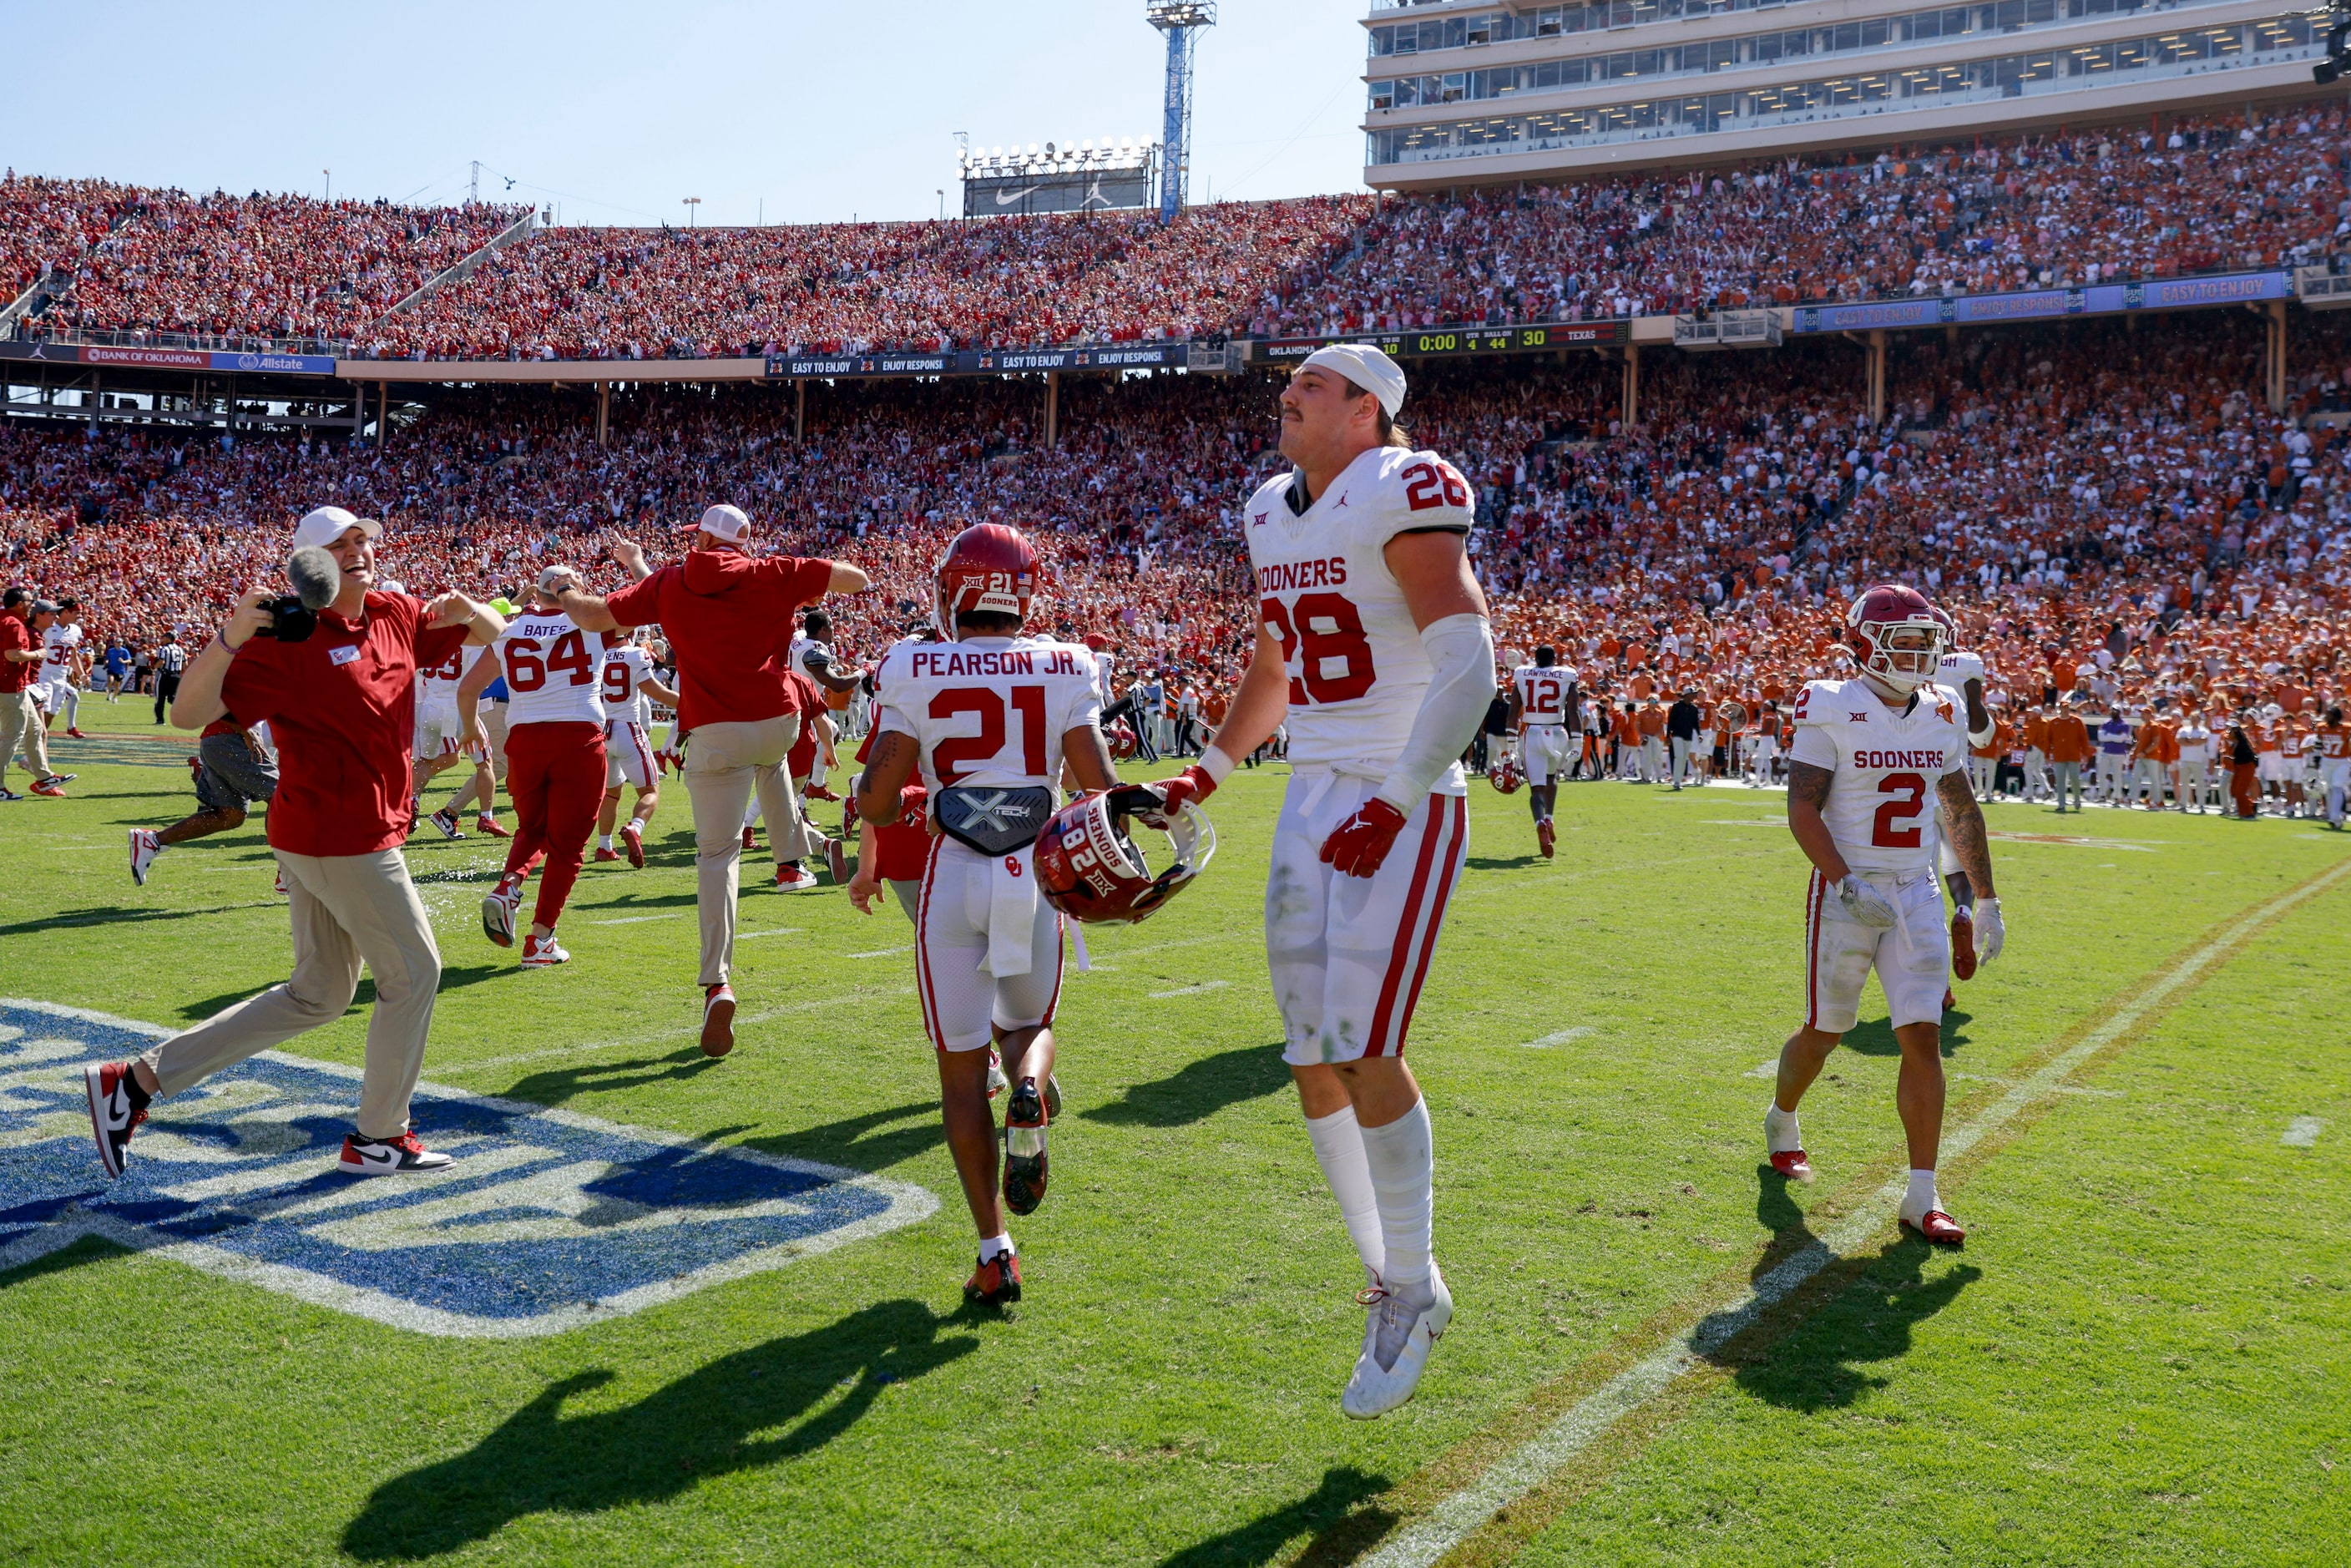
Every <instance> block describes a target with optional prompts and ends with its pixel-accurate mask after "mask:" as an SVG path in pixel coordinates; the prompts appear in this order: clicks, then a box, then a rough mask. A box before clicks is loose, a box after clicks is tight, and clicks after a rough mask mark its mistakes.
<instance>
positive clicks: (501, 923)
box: [482, 878, 522, 947]
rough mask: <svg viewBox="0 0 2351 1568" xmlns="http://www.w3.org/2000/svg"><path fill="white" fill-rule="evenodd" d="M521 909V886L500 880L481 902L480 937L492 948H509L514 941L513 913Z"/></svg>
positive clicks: (503, 879)
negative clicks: (483, 937) (491, 945)
mask: <svg viewBox="0 0 2351 1568" xmlns="http://www.w3.org/2000/svg"><path fill="white" fill-rule="evenodd" d="M521 907H522V885H521V883H509V882H508V881H507V880H506V879H505V878H500V879H499V882H498V885H497V886H496V887H495V888H493V889H491V890H490V895H489V896H488V897H487V898H485V899H484V900H482V935H483V936H486V937H488V938H489V939H490V941H491V943H492V944H493V945H494V946H499V947H511V946H514V939H515V911H516V910H517V909H519V908H521Z"/></svg>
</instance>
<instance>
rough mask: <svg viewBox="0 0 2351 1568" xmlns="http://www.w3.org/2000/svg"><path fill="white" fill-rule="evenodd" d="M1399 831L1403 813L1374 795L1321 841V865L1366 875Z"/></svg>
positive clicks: (1392, 844) (1376, 867)
mask: <svg viewBox="0 0 2351 1568" xmlns="http://www.w3.org/2000/svg"><path fill="white" fill-rule="evenodd" d="M1403 831H1404V813H1403V812H1402V811H1399V810H1396V809H1395V807H1394V806H1391V805H1389V804H1388V803H1387V802H1386V801H1385V800H1381V799H1380V798H1379V797H1378V796H1376V795H1375V796H1374V797H1373V798H1372V799H1370V800H1366V801H1364V803H1363V805H1362V806H1361V807H1360V808H1359V809H1358V810H1356V812H1355V814H1354V815H1353V816H1352V817H1350V818H1348V819H1347V820H1346V821H1343V822H1342V823H1340V824H1339V826H1338V828H1337V830H1336V831H1333V832H1332V835H1331V836H1330V837H1329V838H1327V839H1325V840H1323V841H1322V863H1323V864H1325V865H1328V866H1332V867H1334V868H1335V869H1337V870H1339V871H1343V872H1344V873H1347V874H1348V875H1349V876H1369V875H1371V874H1372V873H1374V872H1375V871H1377V870H1379V869H1380V864H1381V862H1384V861H1385V860H1386V859H1387V858H1388V851H1390V850H1392V849H1394V848H1395V841H1396V835H1397V834H1398V833H1400V832H1403Z"/></svg>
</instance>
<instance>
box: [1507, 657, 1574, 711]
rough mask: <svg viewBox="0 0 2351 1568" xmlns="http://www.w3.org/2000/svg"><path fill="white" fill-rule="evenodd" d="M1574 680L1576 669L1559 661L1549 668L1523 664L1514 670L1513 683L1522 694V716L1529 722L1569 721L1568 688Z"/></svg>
mask: <svg viewBox="0 0 2351 1568" xmlns="http://www.w3.org/2000/svg"><path fill="white" fill-rule="evenodd" d="M1574 684H1575V674H1574V672H1573V671H1572V670H1565V669H1562V668H1561V667H1560V666H1559V665H1557V664H1553V665H1552V666H1551V667H1550V668H1549V669H1545V668H1544V667H1543V666H1541V665H1540V664H1521V665H1520V666H1519V667H1518V669H1516V670H1515V671H1513V672H1512V673H1511V674H1510V685H1511V687H1512V689H1514V690H1515V691H1517V693H1518V694H1519V714H1520V717H1522V718H1524V719H1525V720H1526V721H1527V722H1528V723H1529V724H1565V723H1566V722H1567V721H1568V711H1567V693H1568V688H1569V687H1571V686H1573V685H1574Z"/></svg>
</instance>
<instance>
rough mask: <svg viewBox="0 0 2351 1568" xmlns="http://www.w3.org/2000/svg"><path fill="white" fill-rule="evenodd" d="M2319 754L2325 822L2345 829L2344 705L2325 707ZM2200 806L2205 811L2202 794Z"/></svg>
mask: <svg viewBox="0 0 2351 1568" xmlns="http://www.w3.org/2000/svg"><path fill="white" fill-rule="evenodd" d="M2314 749H2315V750H2316V751H2317V754H2318V782H2319V787H2320V788H2321V789H2324V790H2325V796H2326V825H2327V826H2328V827H2330V828H2333V829H2335V831H2337V832H2340V831H2342V829H2343V797H2344V793H2345V791H2346V789H2351V728H2346V727H2345V726H2344V723H2343V705H2342V704H2340V703H2337V704H2335V706H2332V707H2330V708H2328V709H2327V710H2326V722H2325V724H2324V725H2321V726H2320V727H2319V729H2318V734H2317V735H2316V736H2315V737H2314ZM2198 809H2199V810H2202V804H2201V797H2199V805H2198Z"/></svg>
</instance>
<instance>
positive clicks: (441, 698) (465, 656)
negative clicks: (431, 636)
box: [416, 643, 488, 704]
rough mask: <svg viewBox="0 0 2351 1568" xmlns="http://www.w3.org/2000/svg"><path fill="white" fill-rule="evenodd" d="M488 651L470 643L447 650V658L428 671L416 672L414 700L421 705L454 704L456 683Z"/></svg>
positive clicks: (460, 644) (462, 678) (463, 677)
mask: <svg viewBox="0 0 2351 1568" xmlns="http://www.w3.org/2000/svg"><path fill="white" fill-rule="evenodd" d="M487 651H488V650H486V649H485V648H480V647H476V646H475V645H474V644H473V643H459V644H458V645H457V646H456V647H455V648H452V649H450V650H449V656H448V657H447V658H445V659H444V660H442V661H441V662H440V663H439V664H435V665H434V666H433V667H432V668H431V669H429V670H419V671H417V672H416V680H417V687H416V700H417V701H418V703H419V704H423V703H455V701H456V700H457V683H458V682H460V681H462V680H464V679H465V673H466V672H467V671H469V670H471V669H472V668H473V667H474V664H475V661H476V660H478V659H480V658H481V656H482V655H483V654H484V653H486V652H487Z"/></svg>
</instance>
